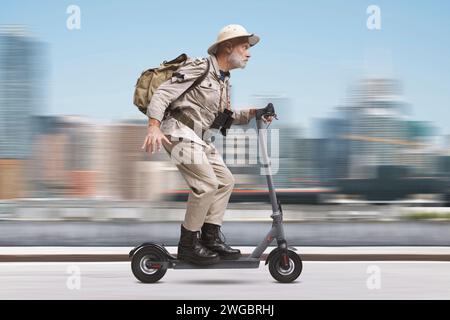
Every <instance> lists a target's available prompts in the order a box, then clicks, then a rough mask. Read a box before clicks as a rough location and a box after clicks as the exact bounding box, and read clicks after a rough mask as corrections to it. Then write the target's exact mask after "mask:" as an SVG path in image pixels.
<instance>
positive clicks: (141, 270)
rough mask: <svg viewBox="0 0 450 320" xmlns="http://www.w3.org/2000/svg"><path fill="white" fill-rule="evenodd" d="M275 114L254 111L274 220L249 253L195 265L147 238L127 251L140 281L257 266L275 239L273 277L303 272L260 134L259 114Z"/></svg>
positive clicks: (288, 279) (266, 110)
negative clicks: (188, 271)
mask: <svg viewBox="0 0 450 320" xmlns="http://www.w3.org/2000/svg"><path fill="white" fill-rule="evenodd" d="M265 116H274V117H276V114H275V109H274V107H273V105H272V104H271V103H269V104H268V105H267V107H265V108H263V109H259V110H257V112H256V126H257V129H258V143H259V148H260V155H261V156H262V157H263V164H262V167H265V168H266V169H267V174H266V178H267V185H268V188H269V197H270V202H271V204H272V211H273V213H272V215H271V216H270V217H271V218H272V220H273V223H272V228H271V229H270V231H269V232H268V233H267V235H266V236H265V237H264V239H263V240H262V241H261V243H260V244H259V245H258V246H257V247H256V248H255V250H254V251H253V252H252V254H251V255H250V256H244V257H241V258H239V259H237V260H220V261H219V262H218V263H215V264H211V265H206V266H204V265H196V264H192V263H189V262H186V261H183V260H178V259H177V257H175V256H173V255H171V254H170V253H169V252H168V251H167V249H166V248H164V246H163V245H160V244H156V243H151V242H147V243H144V244H141V245H139V246H137V247H136V248H134V249H133V250H131V251H130V253H129V257H130V258H131V270H132V271H133V274H134V276H135V277H136V278H137V279H138V280H139V281H141V282H144V283H154V282H157V281H158V280H160V279H161V278H162V277H163V276H164V275H165V274H166V272H167V269H169V268H173V269H175V270H176V269H241V268H259V266H260V261H261V257H262V255H263V253H264V251H265V250H266V249H267V247H268V246H269V245H270V244H271V243H272V241H273V240H274V239H276V242H277V247H276V248H275V249H274V250H272V251H271V252H270V253H269V255H268V256H267V259H266V261H265V264H266V265H267V264H268V265H269V272H270V274H271V275H272V277H273V278H274V279H275V280H277V281H279V282H283V283H289V282H292V281H294V280H296V279H297V278H298V277H299V276H300V274H301V272H302V268H303V265H302V260H301V258H300V256H299V255H298V254H297V253H296V252H295V250H296V249H295V248H293V247H288V245H287V242H286V239H285V235H284V229H283V210H282V208H281V203H280V201H279V200H278V199H277V195H276V192H275V189H274V184H273V180H272V175H271V172H270V163H269V159H268V154H267V141H266V136H265V135H264V134H260V130H261V129H262V128H263V120H262V117H265Z"/></svg>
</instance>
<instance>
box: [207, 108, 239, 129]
mask: <svg viewBox="0 0 450 320" xmlns="http://www.w3.org/2000/svg"><path fill="white" fill-rule="evenodd" d="M232 114H233V111H231V110H228V109H225V110H224V112H219V113H218V114H217V116H216V118H215V119H214V122H213V124H212V125H211V127H210V128H211V129H219V130H220V133H222V135H223V136H226V135H227V129H230V127H231V125H232V123H233V120H234V118H233V117H232V116H231V115H232Z"/></svg>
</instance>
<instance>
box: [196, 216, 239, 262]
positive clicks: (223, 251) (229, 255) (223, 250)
mask: <svg viewBox="0 0 450 320" xmlns="http://www.w3.org/2000/svg"><path fill="white" fill-rule="evenodd" d="M220 233H221V232H220V226H219V225H215V224H211V223H204V224H203V227H202V243H203V245H204V246H205V247H207V248H208V249H210V250H213V251H215V252H217V253H218V254H219V256H220V258H221V259H224V260H235V259H239V257H240V256H241V251H240V250H238V249H233V248H231V247H230V246H229V245H227V244H226V243H225V241H224V240H222V239H221V238H220Z"/></svg>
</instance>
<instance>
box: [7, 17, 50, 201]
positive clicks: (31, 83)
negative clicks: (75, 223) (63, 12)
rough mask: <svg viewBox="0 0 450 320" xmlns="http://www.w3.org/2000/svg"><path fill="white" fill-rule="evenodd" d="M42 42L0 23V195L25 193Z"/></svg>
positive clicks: (39, 101)
mask: <svg viewBox="0 0 450 320" xmlns="http://www.w3.org/2000/svg"><path fill="white" fill-rule="evenodd" d="M43 58H44V45H43V44H42V43H39V42H37V41H35V40H34V39H32V38H31V37H30V36H28V35H27V31H26V29H25V28H24V27H22V26H0V198H16V197H22V196H25V195H26V193H27V190H26V189H27V183H26V180H27V178H26V177H27V176H28V175H27V174H26V170H27V166H26V160H27V159H28V158H29V157H30V155H31V150H32V144H33V134H32V133H33V121H32V115H33V114H36V113H38V112H40V111H42V106H43V100H44V96H45V93H44V92H45V90H44V88H45V84H44V82H45V81H43V79H44V76H43V75H44V74H45V71H44V70H45V65H46V64H45V62H44V60H43Z"/></svg>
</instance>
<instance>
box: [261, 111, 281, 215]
mask: <svg viewBox="0 0 450 320" xmlns="http://www.w3.org/2000/svg"><path fill="white" fill-rule="evenodd" d="M263 126H264V121H263V120H262V119H256V127H257V129H258V143H259V155H260V157H261V158H262V163H261V168H265V169H266V179H267V186H268V187H269V197H270V202H271V203H272V211H273V216H277V215H279V214H280V210H279V204H278V199H277V194H276V192H275V188H274V185H273V179H272V172H271V164H270V159H269V156H268V154H267V130H265V129H267V127H266V128H263ZM261 129H264V130H261ZM272 143H273V142H272Z"/></svg>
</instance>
